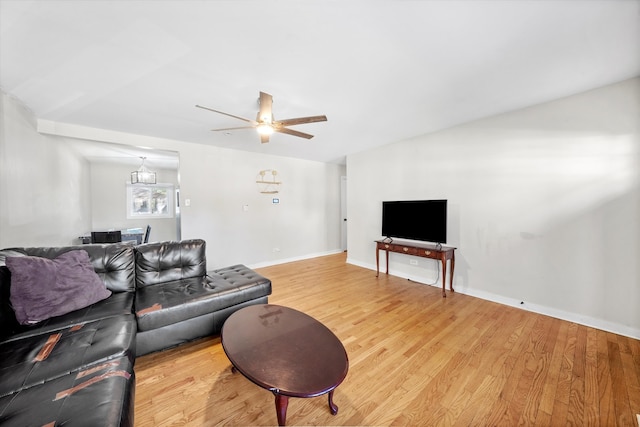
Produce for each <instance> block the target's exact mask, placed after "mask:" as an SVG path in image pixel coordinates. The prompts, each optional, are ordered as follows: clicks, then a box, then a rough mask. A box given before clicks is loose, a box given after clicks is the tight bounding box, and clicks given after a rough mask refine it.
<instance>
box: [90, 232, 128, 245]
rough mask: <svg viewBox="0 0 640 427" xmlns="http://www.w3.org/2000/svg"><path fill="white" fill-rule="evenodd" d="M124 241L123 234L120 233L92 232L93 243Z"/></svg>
mask: <svg viewBox="0 0 640 427" xmlns="http://www.w3.org/2000/svg"><path fill="white" fill-rule="evenodd" d="M121 241H122V232H121V231H120V230H118V231H92V232H91V243H119V242H121Z"/></svg>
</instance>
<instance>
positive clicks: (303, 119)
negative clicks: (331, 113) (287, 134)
mask: <svg viewBox="0 0 640 427" xmlns="http://www.w3.org/2000/svg"><path fill="white" fill-rule="evenodd" d="M326 121H327V116H310V117H298V118H297V119H285V120H278V123H279V124H281V125H283V126H293V125H302V124H305V123H316V122H326Z"/></svg>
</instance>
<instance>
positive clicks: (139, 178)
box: [131, 157, 156, 184]
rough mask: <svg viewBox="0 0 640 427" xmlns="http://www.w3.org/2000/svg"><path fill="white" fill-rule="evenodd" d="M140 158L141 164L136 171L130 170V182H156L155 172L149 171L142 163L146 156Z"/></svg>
mask: <svg viewBox="0 0 640 427" xmlns="http://www.w3.org/2000/svg"><path fill="white" fill-rule="evenodd" d="M140 158H141V159H142V164H141V165H140V168H139V169H138V170H137V171H133V172H131V183H132V184H155V183H156V173H155V172H151V171H150V170H149V169H147V167H146V166H145V165H144V161H145V160H146V159H147V158H146V157H140Z"/></svg>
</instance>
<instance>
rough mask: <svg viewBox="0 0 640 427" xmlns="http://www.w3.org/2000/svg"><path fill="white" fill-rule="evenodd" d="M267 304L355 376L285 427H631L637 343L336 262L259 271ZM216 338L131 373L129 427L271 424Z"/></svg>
mask: <svg viewBox="0 0 640 427" xmlns="http://www.w3.org/2000/svg"><path fill="white" fill-rule="evenodd" d="M258 271H259V272H260V273H261V274H263V275H264V276H266V277H269V278H270V279H271V280H272V282H273V294H272V296H271V297H270V298H269V302H270V303H273V304H280V305H286V306H289V307H292V308H295V309H297V310H300V311H303V312H305V313H307V314H309V315H311V316H313V317H315V318H316V319H318V320H320V321H321V322H323V323H324V324H325V325H326V326H327V327H329V328H330V329H331V330H332V331H333V332H334V333H335V334H336V335H337V336H338V338H340V339H341V340H342V342H343V344H344V346H345V348H346V349H347V353H348V355H349V373H348V375H347V378H346V379H345V381H344V382H343V383H342V384H341V385H340V386H339V387H338V388H337V389H336V391H335V394H334V402H335V403H336V404H337V405H338V407H339V412H338V414H337V415H335V416H333V415H331V414H330V412H329V408H328V405H327V399H326V396H321V397H318V398H313V399H295V398H291V399H290V401H289V409H288V413H287V425H357V426H373V425H375V426H381V425H410V426H417V425H420V426H430V425H433V426H499V425H503V426H516V425H535V426H558V425H563V426H564V425H577V426H636V427H637V419H636V414H637V413H640V341H638V340H634V339H631V338H627V337H624V336H620V335H616V334H612V333H608V332H603V331H600V330H597V329H593V328H589V327H586V326H581V325H578V324H575V323H570V322H566V321H562V320H558V319H554V318H551V317H546V316H542V315H538V314H534V313H530V312H526V311H523V310H519V309H516V308H512V307H508V306H504V305H500V304H496V303H492V302H488V301H483V300H481V299H477V298H473V297H470V296H466V295H462V294H456V293H453V294H451V293H449V292H448V291H447V298H442V295H441V290H440V289H439V288H437V287H432V286H427V285H422V284H419V283H415V282H411V281H408V280H405V279H401V278H398V277H394V276H385V275H384V274H381V276H380V278H376V277H375V272H373V271H371V270H367V269H363V268H360V267H356V266H353V265H349V264H346V262H345V255H344V254H338V255H330V256H325V257H320V258H314V259H310V260H305V261H299V262H294V263H289V264H283V265H278V266H273V267H267V268H262V269H259V270H258ZM230 367H231V365H230V363H229V361H228V359H227V358H226V356H225V354H224V351H223V350H222V346H221V344H220V339H219V338H217V337H213V338H206V339H202V340H198V341H195V342H192V343H188V344H185V345H182V346H180V347H178V348H175V349H171V350H167V351H164V352H160V353H155V354H151V355H147V356H143V357H140V358H138V359H137V361H136V368H135V369H136V376H137V389H136V403H135V417H136V426H141V427H146V426H178V425H179V426H216V425H242V426H244V425H259V426H263V425H276V424H277V419H276V413H275V405H274V397H273V395H272V394H271V393H270V392H268V391H266V390H263V389H261V388H259V387H257V386H256V385H254V384H253V383H251V382H249V381H248V380H247V379H245V378H244V377H243V376H242V375H240V374H233V373H231V369H230Z"/></svg>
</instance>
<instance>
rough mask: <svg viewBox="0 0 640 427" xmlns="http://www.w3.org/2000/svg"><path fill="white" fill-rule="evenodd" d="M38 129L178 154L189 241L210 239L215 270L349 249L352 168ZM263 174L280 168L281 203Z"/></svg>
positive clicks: (68, 128)
mask: <svg viewBox="0 0 640 427" xmlns="http://www.w3.org/2000/svg"><path fill="white" fill-rule="evenodd" d="M38 130H39V131H40V132H42V133H45V134H51V135H57V136H60V137H66V138H78V139H85V140H94V141H102V142H112V143H119V144H128V145H133V146H145V147H151V148H155V149H163V150H172V151H176V152H178V154H179V156H180V172H179V173H180V178H179V180H180V190H181V199H182V201H183V203H181V206H182V208H181V217H182V218H181V224H182V238H183V239H190V238H202V239H204V240H206V242H207V266H208V268H209V269H214V268H217V267H225V266H228V265H231V264H236V263H242V264H245V265H248V266H251V267H257V266H261V265H268V264H276V263H281V262H287V261H291V260H296V259H302V258H308V257H313V256H317V255H323V254H328V253H335V252H340V251H341V249H340V221H341V219H340V176H341V175H344V174H345V167H344V166H340V165H335V164H326V163H320V162H312V161H307V160H298V159H292V158H287V157H279V156H270V155H265V154H258V153H249V152H243V151H238V150H229V149H223V148H218V147H211V146H206V145H202V144H192V143H186V142H181V141H174V140H166V139H160V138H153V137H144V136H140V135H132V134H124V133H119V132H113V131H107V130H101V129H94V128H87V127H82V126H75V125H69V124H64V123H56V122H49V121H44V120H40V121H38ZM263 169H275V170H277V171H278V173H279V174H278V178H279V179H280V180H281V181H282V182H283V184H282V186H281V191H280V193H279V194H277V195H275V196H276V197H278V198H279V199H280V203H279V204H277V205H274V204H272V198H273V197H274V196H273V195H266V194H260V193H259V191H258V186H257V184H256V182H255V181H256V177H257V176H258V173H259V171H260V170H263ZM186 199H189V200H190V202H191V205H190V206H188V207H187V206H185V203H184V201H185V200H186ZM245 205H247V206H248V210H247V211H245V210H244V209H243V207H244V206H245Z"/></svg>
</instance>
